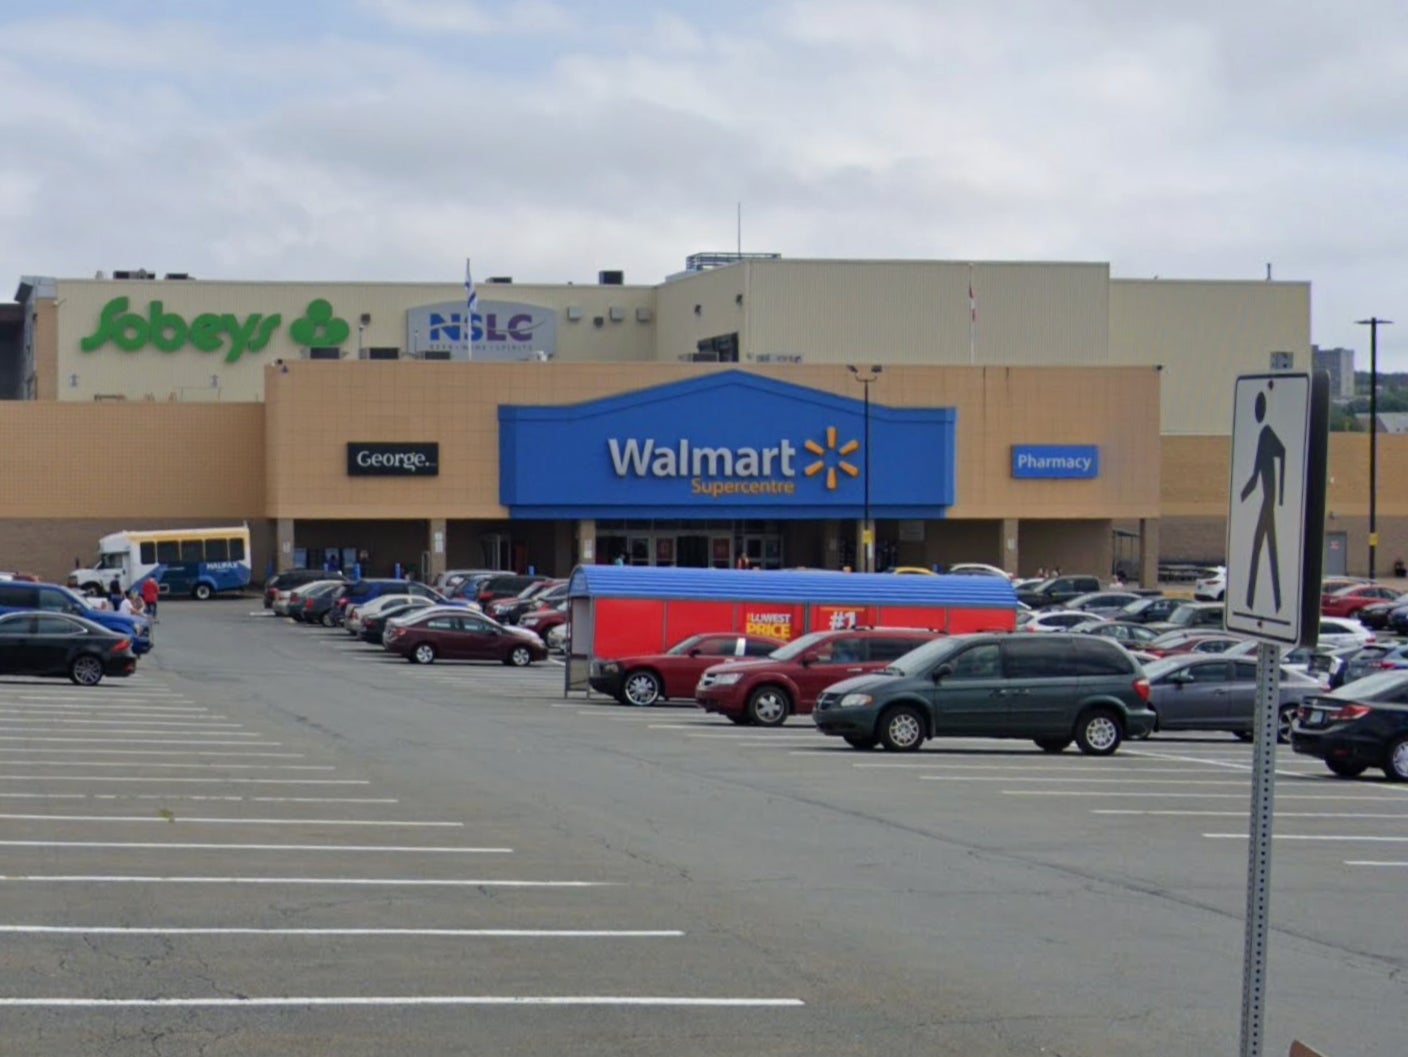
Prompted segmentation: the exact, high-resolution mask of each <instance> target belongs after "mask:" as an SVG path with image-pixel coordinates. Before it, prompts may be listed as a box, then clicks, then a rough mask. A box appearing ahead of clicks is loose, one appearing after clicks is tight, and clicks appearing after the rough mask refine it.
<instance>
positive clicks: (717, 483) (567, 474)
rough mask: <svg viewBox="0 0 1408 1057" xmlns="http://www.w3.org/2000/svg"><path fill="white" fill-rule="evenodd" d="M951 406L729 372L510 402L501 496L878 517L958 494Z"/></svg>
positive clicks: (515, 506)
mask: <svg viewBox="0 0 1408 1057" xmlns="http://www.w3.org/2000/svg"><path fill="white" fill-rule="evenodd" d="M954 422H955V413H954V411H953V409H952V408H922V409H910V408H905V409H899V408H891V407H887V406H885V405H882V404H874V403H873V404H872V405H871V424H870V437H871V451H870V458H869V459H868V460H867V459H866V456H865V452H864V450H863V449H862V444H861V441H860V439H859V438H860V437H862V436H863V435H864V433H865V419H864V415H863V411H862V405H861V401H859V400H853V399H849V398H846V397H840V396H835V395H833V394H830V393H825V392H821V391H818V390H814V389H808V388H805V387H803V386H796V385H789V384H786V383H783V382H776V381H773V380H771V379H765V378H761V377H759V376H757V375H751V374H748V373H746V372H743V371H721V372H718V373H717V374H712V375H706V376H704V377H701V378H694V379H690V380H688V381H684V382H674V383H670V384H668V385H662V386H657V387H655V388H652V389H643V390H639V391H636V392H633V393H626V394H622V395H620V396H614V397H608V398H606V399H604V400H596V401H590V402H588V403H584V404H573V405H567V406H560V407H542V406H539V407H508V406H505V407H500V408H499V452H500V465H499V482H500V486H499V487H500V502H502V503H503V504H504V505H505V506H507V507H508V508H509V509H510V510H511V511H512V513H513V516H515V517H552V518H558V517H601V518H606V517H632V518H645V517H658V518H666V517H685V518H709V517H747V518H808V517H852V516H858V515H859V514H860V513H861V511H862V509H863V502H864V497H865V479H864V473H865V469H866V465H867V462H868V463H869V467H870V473H871V481H870V493H871V496H870V499H871V511H872V513H873V514H874V516H876V517H906V518H914V517H926V518H936V517H942V516H943V514H944V511H945V509H946V508H947V507H948V506H950V505H951V504H952V502H953V465H954V463H953V438H954Z"/></svg>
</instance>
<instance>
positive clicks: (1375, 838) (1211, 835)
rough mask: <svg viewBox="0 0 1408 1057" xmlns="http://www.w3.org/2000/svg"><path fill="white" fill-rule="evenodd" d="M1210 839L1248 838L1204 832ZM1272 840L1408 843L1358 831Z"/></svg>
mask: <svg viewBox="0 0 1408 1057" xmlns="http://www.w3.org/2000/svg"><path fill="white" fill-rule="evenodd" d="M1203 836H1204V837H1206V838H1207V839H1208V840H1246V839H1247V835H1246V834H1245V833H1204V834H1203ZM1271 839H1272V840H1303V841H1329V840H1361V841H1365V842H1367V843H1370V844H1408V837H1380V836H1373V837H1370V836H1363V835H1360V834H1356V833H1350V834H1342V833H1273V834H1272V835H1271Z"/></svg>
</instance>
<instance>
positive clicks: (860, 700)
mask: <svg viewBox="0 0 1408 1057" xmlns="http://www.w3.org/2000/svg"><path fill="white" fill-rule="evenodd" d="M874 700H875V698H873V697H871V696H870V695H869V694H847V695H846V696H845V697H843V698H841V704H840V707H841V708H864V707H865V706H866V705H868V704H870V703H871V702H873V701H874Z"/></svg>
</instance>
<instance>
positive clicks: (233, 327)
mask: <svg viewBox="0 0 1408 1057" xmlns="http://www.w3.org/2000/svg"><path fill="white" fill-rule="evenodd" d="M131 307H132V302H131V300H130V299H129V298H126V297H114V298H113V299H112V300H111V301H109V302H108V303H107V304H105V305H104V306H103V308H102V311H101V312H100V313H99V315H98V326H97V328H96V329H95V330H94V331H93V333H91V334H89V335H88V336H87V337H84V338H82V339H81V340H80V341H79V343H78V347H79V348H80V349H82V350H83V351H84V352H95V351H97V350H98V349H100V348H102V347H103V346H104V345H106V344H108V343H109V342H111V343H112V344H114V345H116V346H117V347H118V348H119V349H122V350H123V351H124V352H136V351H138V350H139V349H143V348H146V347H147V346H148V345H150V346H152V347H153V348H155V349H158V350H160V351H161V352H179V351H180V350H181V349H183V348H185V347H186V346H188V345H189V346H190V347H192V348H194V349H196V350H197V351H199V352H220V351H221V350H222V349H223V350H224V352H225V362H226V363H235V362H237V361H238V360H239V358H240V357H241V356H243V355H244V354H245V353H246V352H261V351H263V350H264V349H265V348H266V347H267V346H268V344H269V342H270V341H271V340H272V339H273V337H274V333H275V332H276V331H277V330H278V329H279V327H280V326H281V325H282V323H283V316H282V315H281V314H280V313H278V312H275V313H273V314H271V315H267V316H266V315H264V314H263V313H262V312H253V313H251V314H250V315H248V316H245V317H244V319H240V317H238V316H236V315H234V314H233V313H229V312H226V313H221V314H216V313H214V312H202V313H201V314H200V315H198V316H196V317H195V319H193V320H191V321H190V322H189V323H188V322H187V321H186V319H185V317H183V316H180V315H178V314H176V313H175V312H168V311H166V306H165V305H164V304H163V303H162V302H160V301H149V302H147V311H146V315H141V314H139V313H137V312H133V311H129V309H130V308H131ZM289 332H290V334H291V335H292V336H293V337H294V339H295V340H296V341H298V342H299V343H300V344H303V345H340V344H342V343H343V342H344V341H346V340H347V337H348V335H349V334H350V333H351V328H350V327H348V325H347V321H346V320H343V319H339V318H338V317H337V316H335V315H334V314H333V310H332V305H330V304H329V303H328V302H327V301H325V300H323V299H322V298H317V299H315V300H313V301H310V302H309V303H308V307H307V308H306V309H305V310H304V313H303V315H302V316H301V317H300V318H299V319H297V320H295V321H294V324H293V326H291V327H290V328H289Z"/></svg>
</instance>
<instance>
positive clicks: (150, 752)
mask: <svg viewBox="0 0 1408 1057" xmlns="http://www.w3.org/2000/svg"><path fill="white" fill-rule="evenodd" d="M4 751H5V752H7V753H9V754H10V755H12V756H19V755H29V756H44V755H49V756H53V755H56V754H62V755H64V756H235V757H239V756H244V757H248V758H250V759H261V760H301V759H303V758H304V756H305V755H306V754H305V753H301V752H243V751H241V750H239V749H194V750H192V749H32V748H26V747H24V746H20V745H11V746H9V747H7V748H6V749H5V750H4ZM4 762H8V763H18V762H20V761H17V760H9V761H4ZM24 762H25V763H29V762H30V761H28V760H26V761H24ZM34 762H37V763H43V762H44V761H42V760H38V761H34Z"/></svg>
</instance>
